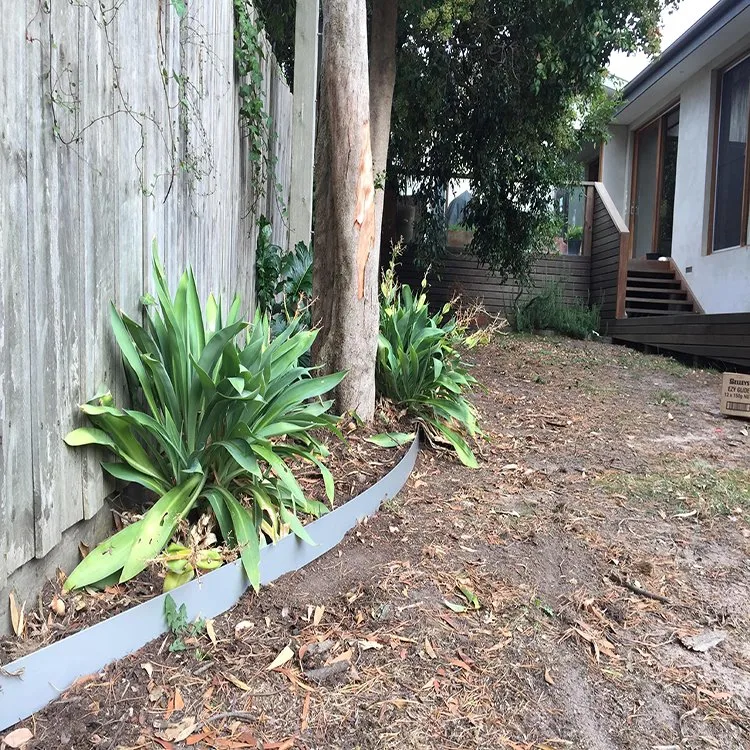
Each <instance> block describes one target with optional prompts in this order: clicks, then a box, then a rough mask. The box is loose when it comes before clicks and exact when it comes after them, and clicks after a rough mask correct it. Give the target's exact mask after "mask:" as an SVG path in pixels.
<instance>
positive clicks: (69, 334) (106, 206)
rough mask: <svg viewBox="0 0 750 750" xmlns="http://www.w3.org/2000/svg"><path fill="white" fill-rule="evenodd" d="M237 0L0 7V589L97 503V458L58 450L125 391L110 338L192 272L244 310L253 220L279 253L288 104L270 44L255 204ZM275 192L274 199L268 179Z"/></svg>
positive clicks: (204, 287)
mask: <svg viewBox="0 0 750 750" xmlns="http://www.w3.org/2000/svg"><path fill="white" fill-rule="evenodd" d="M233 31H234V16H233V2H232V0H193V2H188V3H187V15H186V16H185V17H184V18H182V19H180V18H179V17H178V15H177V12H176V10H175V4H173V3H170V2H145V1H144V0H122V1H121V2H118V3H114V4H113V3H103V4H100V3H98V2H96V1H95V0H81V1H80V2H75V3H71V2H60V1H59V0H58V1H55V2H52V3H41V4H40V3H39V2H38V1H37V0H18V2H12V3H6V4H4V6H3V30H2V34H1V35H0V72H1V73H0V102H2V119H3V122H2V125H0V175H2V181H3V197H2V201H0V320H1V321H2V327H0V588H2V586H3V584H4V582H5V581H6V579H7V576H8V575H10V574H11V573H12V572H13V571H14V570H16V569H17V568H19V567H20V566H21V565H23V563H25V562H26V561H28V560H30V559H31V558H33V557H35V556H36V557H42V556H44V555H45V554H47V552H49V551H50V550H51V549H52V548H53V547H54V545H55V544H56V543H57V542H58V540H59V539H60V536H61V533H62V532H63V531H65V530H66V529H68V528H69V527H70V526H72V525H73V524H75V523H76V522H77V521H79V520H80V519H82V518H90V517H92V516H93V515H94V514H95V513H96V512H97V511H98V510H99V509H100V508H101V506H102V501H103V498H104V497H105V495H106V494H107V493H108V491H109V489H110V488H109V487H108V486H107V485H106V484H105V482H104V481H103V479H102V471H101V468H100V467H99V463H98V460H99V459H98V457H96V456H93V455H91V452H90V451H82V450H72V449H68V448H67V447H66V446H65V445H64V444H63V442H62V437H63V435H64V434H65V433H66V432H68V430H70V429H72V428H73V427H75V426H78V425H79V424H82V420H81V419H80V417H79V415H78V409H77V405H78V404H79V403H81V402H83V401H85V400H86V399H88V398H90V397H91V396H93V395H94V394H95V392H96V391H97V389H98V388H99V386H100V385H101V384H106V385H107V386H108V387H110V388H111V389H112V390H113V392H114V393H115V395H116V398H118V399H120V400H121V398H122V394H123V390H124V383H123V382H122V376H121V375H120V365H119V360H118V359H117V356H116V353H115V347H114V344H113V341H112V337H111V334H110V327H109V321H108V313H107V307H108V305H109V302H110V300H114V302H115V304H116V305H117V306H118V307H121V308H123V309H125V310H126V311H127V312H128V313H129V314H131V315H138V314H139V298H140V296H141V294H142V293H143V292H144V291H145V290H146V289H148V288H149V286H150V253H151V242H152V239H153V238H156V239H157V241H158V244H159V246H160V251H161V255H162V259H163V262H164V264H165V266H166V268H167V272H168V275H169V277H170V281H171V283H172V285H173V286H174V285H175V284H176V281H177V278H178V274H179V273H180V272H181V271H182V270H183V269H184V268H185V266H186V264H187V263H188V262H189V263H191V264H192V265H193V268H194V270H195V275H196V277H197V280H198V284H199V287H200V293H201V296H202V298H205V296H206V295H207V294H208V293H209V291H214V292H217V293H221V294H222V296H223V298H224V300H225V302H226V300H227V298H228V297H229V295H230V294H232V293H233V292H234V291H237V292H239V293H240V294H241V296H242V298H243V301H244V303H245V309H246V311H247V312H248V313H249V312H251V310H252V306H253V304H252V300H253V292H254V289H253V267H254V252H255V236H256V219H257V217H258V215H259V214H260V213H261V212H263V213H265V214H266V215H267V216H268V217H269V218H270V219H271V221H272V223H273V225H274V237H275V240H276V241H277V242H278V243H279V244H281V245H282V246H283V245H285V244H286V233H287V228H286V226H285V223H284V221H283V218H282V216H281V204H282V203H285V202H286V201H288V196H289V185H290V179H289V167H290V150H291V146H290V131H291V108H292V97H291V94H290V92H289V90H288V88H287V86H286V84H285V83H284V81H283V78H282V76H281V73H280V71H279V70H278V66H277V65H276V63H275V61H274V60H273V57H272V55H271V54H270V49H269V48H268V46H267V45H266V47H265V52H266V56H265V60H264V61H263V73H264V86H265V99H266V108H267V110H268V113H269V114H270V115H271V117H272V119H273V123H274V126H275V129H276V131H277V132H278V138H277V139H275V140H274V141H273V143H271V144H269V149H271V150H272V152H273V153H274V154H275V155H276V157H277V162H278V164H277V168H276V173H275V174H267V175H265V176H264V177H263V179H264V180H266V182H267V189H266V190H265V191H264V192H265V194H264V195H261V194H260V193H258V194H257V195H256V194H254V192H253V188H252V186H251V183H250V180H249V179H248V157H247V143H246V141H245V139H244V138H243V137H242V134H241V132H240V127H239V123H238V107H239V100H238V95H237V91H238V83H237V81H236V80H235V73H234V61H233V46H234V45H233ZM277 182H278V183H280V184H281V196H280V198H281V203H280V202H279V200H278V199H277V191H276V188H275V184H276V183H277Z"/></svg>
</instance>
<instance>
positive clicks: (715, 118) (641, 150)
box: [586, 0, 750, 367]
mask: <svg viewBox="0 0 750 750" xmlns="http://www.w3.org/2000/svg"><path fill="white" fill-rule="evenodd" d="M623 102H624V103H623V105H622V106H621V107H620V108H619V110H618V111H617V112H616V114H615V116H614V119H613V122H612V124H611V126H610V132H611V137H610V139H609V140H608V141H607V142H606V143H604V144H603V145H602V146H601V148H600V150H599V153H598V154H595V155H593V156H592V158H591V159H590V160H589V161H588V163H586V170H587V176H588V177H589V179H591V177H593V175H592V172H593V171H595V170H598V177H597V179H596V181H595V182H594V183H593V185H591V184H590V187H589V188H588V190H589V192H590V193H595V194H596V195H595V196H594V201H593V203H594V204H595V205H594V206H592V208H593V215H592V221H593V222H594V226H593V240H592V242H591V267H592V299H593V300H594V301H598V302H600V303H602V304H603V305H604V308H603V309H606V310H607V313H608V314H606V315H603V321H604V326H603V327H604V330H605V331H606V332H607V333H608V334H610V335H611V336H612V337H613V338H614V339H616V340H621V341H624V342H629V343H638V344H643V345H646V346H652V347H656V348H661V349H667V350H670V351H681V352H684V353H690V354H694V355H699V356H703V357H707V358H710V359H715V360H717V361H724V362H729V363H732V364H734V365H739V366H744V367H747V366H750V314H748V313H749V312H750V227H749V222H748V214H749V213H750V211H749V208H750V149H748V131H749V129H750V127H749V126H750V0H720V2H718V3H717V4H716V5H715V6H714V7H713V8H712V9H711V10H709V11H708V12H707V13H706V14H705V15H704V16H702V17H701V18H700V19H699V20H698V21H697V22H696V23H695V24H694V25H693V26H692V27H691V28H690V29H688V30H687V31H686V32H685V33H684V34H683V35H682V36H681V37H680V38H679V39H678V40H677V41H676V42H674V44H672V45H671V46H670V47H668V48H667V49H665V50H664V52H663V53H662V54H661V55H660V56H659V57H658V58H657V59H655V60H654V61H653V62H652V63H651V64H650V65H649V66H648V67H647V68H646V69H645V70H643V71H642V72H641V73H640V74H639V75H638V76H636V78H634V79H633V80H632V81H631V82H630V83H628V84H627V86H626V87H625V88H624V90H623ZM605 204H606V211H605V210H603V208H604V206H605ZM604 213H606V214H607V216H606V220H605V224H607V230H604V231H603V230H602V229H601V228H600V229H599V230H598V231H597V226H596V223H597V221H599V222H601V221H602V220H603V219H604V217H603V214H604ZM615 225H616V226H617V229H615ZM626 230H627V231H626ZM602 231H603V233H602ZM597 235H598V236H597ZM607 242H608V243H609V244H607ZM605 246H606V247H605ZM615 247H617V248H618V253H619V257H618V258H617V260H615V258H614V255H615V252H614V248H615ZM605 250H606V252H605ZM602 263H603V265H602ZM598 266H600V267H602V268H606V269H607V270H608V275H607V274H605V275H606V279H605V283H604V285H603V286H602V287H601V288H600V289H595V282H594V278H595V275H596V274H597V270H596V269H597V267H598ZM615 270H616V288H615V284H614V283H613V282H614V280H615ZM598 278H604V277H601V276H600V277H598ZM603 293H606V295H607V296H608V298H606V297H605V298H603V299H602V298H599V299H598V298H597V294H603ZM613 297H614V298H615V299H614V300H613ZM613 301H614V303H615V304H614V315H612V307H611V305H612V302H613Z"/></svg>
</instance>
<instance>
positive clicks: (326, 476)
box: [65, 249, 344, 589]
mask: <svg viewBox="0 0 750 750" xmlns="http://www.w3.org/2000/svg"><path fill="white" fill-rule="evenodd" d="M153 275H154V282H155V287H156V294H157V298H158V304H157V301H156V300H154V299H146V300H145V302H146V311H145V325H140V324H139V323H137V322H136V321H134V320H131V319H130V318H128V317H127V316H126V315H124V314H122V313H120V312H118V311H117V310H116V309H115V307H114V306H111V310H110V317H111V323H112V329H113V331H114V335H115V338H116V340H117V343H118V345H119V347H120V350H121V352H122V357H123V363H124V367H125V372H126V376H127V381H128V383H129V387H130V394H131V401H132V402H133V403H135V404H139V405H141V408H140V410H137V409H124V408H117V407H116V406H115V405H114V403H113V398H112V395H111V394H109V393H106V394H104V395H101V396H99V397H96V398H95V399H93V400H92V401H90V402H89V403H87V404H84V405H83V406H82V407H81V409H82V411H83V412H84V414H86V416H87V417H88V419H89V421H90V422H91V424H92V427H82V428H79V429H77V430H73V432H71V433H70V434H68V435H67V437H66V438H65V441H66V442H67V443H68V445H71V446H81V445H92V444H95V445H100V446H104V447H105V448H107V449H108V450H110V451H111V452H112V453H114V454H115V455H116V456H117V458H119V459H120V460H119V461H116V462H105V463H103V464H102V466H103V468H104V469H105V470H106V471H107V472H109V473H110V474H111V475H112V476H114V477H116V478H117V479H120V480H123V481H126V482H136V483H138V484H140V485H142V486H143V487H146V488H147V489H149V490H151V491H152V492H154V493H155V494H156V496H157V500H156V502H155V503H154V505H153V506H151V507H150V508H149V509H148V510H147V511H146V513H145V514H144V515H143V517H142V518H141V519H140V520H139V521H137V522H135V523H133V524H131V525H129V526H126V527H125V528H123V529H122V530H121V531H119V532H117V533H116V534H115V535H114V536H112V537H110V538H109V539H107V540H106V541H105V542H103V543H102V544H100V545H99V546H98V547H97V548H96V549H95V550H93V551H92V552H91V553H89V555H87V557H86V558H84V560H83V561H82V562H81V563H80V564H79V565H78V567H77V568H76V569H75V570H74V571H73V573H72V574H71V575H70V577H69V578H68V579H67V582H66V588H68V589H71V588H79V587H82V586H87V585H92V584H96V583H101V582H103V581H106V582H108V581H127V580H129V579H130V578H133V576H135V575H137V574H138V573H140V572H141V571H142V570H143V569H144V568H145V567H146V566H147V565H148V563H149V562H150V561H151V560H153V559H154V558H156V557H157V556H158V555H159V553H160V552H161V551H162V549H163V548H164V547H165V546H166V545H167V544H168V543H169V542H170V539H171V537H172V535H173V534H174V531H175V529H176V528H177V526H178V524H179V523H180V522H181V521H182V520H183V519H185V518H186V516H187V515H188V513H189V512H190V511H191V510H192V509H193V508H194V507H196V505H198V504H200V505H205V506H207V507H210V509H211V510H212V511H213V514H214V515H215V517H216V521H217V523H218V527H219V530H220V532H221V535H222V537H223V540H224V543H225V544H226V545H227V546H234V547H238V548H239V550H240V554H241V558H242V563H243V566H244V569H245V571H246V573H247V575H248V578H249V580H250V582H251V583H252V584H253V586H254V587H255V588H257V587H258V585H259V571H258V563H259V555H260V548H261V546H262V545H263V544H264V543H265V542H266V540H267V539H268V540H275V539H277V538H278V537H279V536H280V535H282V534H283V533H284V532H285V531H286V530H287V529H288V530H291V531H292V532H293V533H294V534H296V535H297V536H298V537H300V538H301V539H304V540H305V541H307V542H311V541H312V540H311V539H310V537H309V535H308V534H307V532H306V531H305V529H304V527H303V525H302V523H301V521H300V519H299V517H298V515H297V514H298V513H303V514H310V515H313V516H319V515H320V514H322V513H324V512H325V511H326V507H325V505H324V504H322V503H320V502H317V501H314V500H311V499H308V498H306V497H305V495H304V493H303V492H302V489H301V488H300V485H299V483H298V482H297V480H296V479H295V476H294V474H293V472H292V470H291V469H290V467H289V465H288V463H287V462H288V461H289V460H294V461H299V460H304V461H306V462H310V463H312V464H313V465H315V466H316V467H317V468H318V469H319V471H320V472H321V474H322V476H323V480H324V483H325V487H326V492H327V494H328V497H329V499H332V498H333V479H332V477H331V474H330V471H329V470H328V469H327V468H326V466H325V464H324V463H323V459H324V458H325V456H326V455H327V451H326V449H325V447H324V446H323V445H322V444H321V443H320V442H319V441H318V440H317V439H315V438H314V437H313V435H312V434H311V431H312V430H316V429H318V428H324V429H328V430H333V431H336V426H335V425H336V419H335V417H333V416H332V415H330V414H329V413H328V411H329V409H330V407H331V405H332V402H331V401H323V400H321V396H322V395H323V394H325V393H327V392H328V391H329V390H330V389H332V388H334V387H335V386H336V385H338V384H339V383H340V382H341V380H342V378H343V377H344V374H343V373H336V374H332V375H327V376H325V377H315V376H314V375H313V374H312V371H311V370H310V369H309V368H306V367H302V366H300V365H299V360H300V357H302V356H303V355H305V354H306V353H307V352H308V351H309V349H310V347H311V346H312V343H313V340H314V339H315V336H316V333H317V332H316V331H307V330H300V329H299V327H298V324H297V321H296V320H292V321H291V322H290V323H289V324H288V325H287V326H286V327H285V329H284V330H283V331H282V332H281V333H280V334H279V335H278V336H276V337H275V338H274V339H273V340H271V335H270V325H269V321H268V318H267V317H265V316H263V315H259V316H258V319H257V321H256V322H255V323H254V324H249V323H247V322H245V321H243V320H240V319H239V311H240V300H239V298H237V297H235V299H234V301H233V302H232V304H231V306H230V308H229V311H228V313H227V314H226V315H224V314H223V312H222V306H221V301H220V300H218V301H217V300H216V299H215V298H214V297H213V295H212V296H210V297H209V298H208V301H207V302H206V305H205V309H204V310H201V306H200V304H199V301H198V293H197V289H196V284H195V279H194V277H193V273H192V271H191V270H190V269H188V270H187V271H186V272H185V273H184V274H183V276H182V278H181V279H180V282H179V285H178V287H177V291H176V293H175V295H174V297H172V296H171V295H170V292H169V289H168V286H167V282H166V279H165V274H164V270H163V268H162V266H161V263H160V262H159V258H158V254H157V252H156V249H154V257H153Z"/></svg>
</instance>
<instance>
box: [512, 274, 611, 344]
mask: <svg viewBox="0 0 750 750" xmlns="http://www.w3.org/2000/svg"><path fill="white" fill-rule="evenodd" d="M513 317H514V320H513V324H514V326H515V328H516V330H517V331H519V332H532V331H540V330H551V331H557V332H558V333H562V334H563V335H565V336H571V337H572V338H576V339H587V338H590V337H591V336H592V334H593V332H594V331H596V330H597V329H598V328H599V322H600V318H599V308H598V307H597V306H596V305H593V306H592V307H589V306H588V305H585V304H583V303H581V302H578V303H576V304H573V305H570V304H566V303H565V301H564V300H563V292H562V286H561V285H560V284H559V283H558V282H556V281H555V282H552V283H551V284H548V285H547V286H546V287H545V289H544V290H543V291H542V293H541V294H540V295H539V296H537V297H534V298H533V299H531V300H529V301H528V302H526V303H524V304H523V305H519V306H518V307H517V308H516V311H515V315H514V316H513Z"/></svg>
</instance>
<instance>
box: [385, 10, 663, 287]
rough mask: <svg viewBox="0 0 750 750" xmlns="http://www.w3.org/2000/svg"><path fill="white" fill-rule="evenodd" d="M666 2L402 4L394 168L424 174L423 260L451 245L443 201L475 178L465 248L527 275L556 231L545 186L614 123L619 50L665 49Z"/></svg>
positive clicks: (393, 174)
mask: <svg viewBox="0 0 750 750" xmlns="http://www.w3.org/2000/svg"><path fill="white" fill-rule="evenodd" d="M664 7H665V3H664V2H662V0H440V1H439V2H434V1H433V2H425V1H424V0H404V1H403V2H402V3H401V5H400V17H399V18H400V26H399V39H398V44H397V54H398V64H397V78H396V90H395V98H394V106H393V119H392V143H391V168H390V169H389V178H390V179H395V180H396V181H397V182H398V183H400V184H401V185H402V186H403V185H404V183H405V182H406V181H407V180H416V183H417V185H418V189H417V196H418V198H419V201H420V203H421V205H422V207H423V209H424V210H423V211H422V212H421V215H422V221H421V224H420V226H419V227H418V232H417V235H418V237H419V238H420V239H419V240H418V243H417V244H418V257H420V258H421V260H422V261H423V262H425V263H426V262H429V261H431V260H433V259H434V257H435V255H436V253H437V252H438V251H439V250H440V249H442V247H443V246H444V244H445V234H444V230H445V226H444V220H443V211H442V208H443V206H442V204H441V197H440V196H442V194H443V190H444V187H445V185H446V184H447V183H448V181H449V180H450V179H452V178H456V177H465V178H468V179H469V181H470V183H471V189H472V200H471V201H470V203H469V205H468V207H467V223H469V224H470V225H471V226H472V227H473V228H474V230H475V231H474V240H473V242H472V245H471V248H470V249H471V250H472V251H473V252H474V253H475V254H476V255H477V256H478V258H479V259H480V260H481V261H484V262H487V263H489V265H490V266H491V267H492V268H494V269H495V270H497V271H498V272H500V273H501V274H502V275H514V276H523V275H524V273H525V271H526V269H527V267H528V261H529V258H530V256H531V251H533V250H534V249H536V248H537V247H538V246H540V244H544V243H545V242H548V241H549V239H550V238H551V230H552V226H551V216H550V207H549V203H550V201H549V195H550V188H551V187H553V186H555V185H562V184H566V183H568V182H570V181H573V180H575V179H577V178H579V177H580V175H579V174H578V173H577V171H576V165H575V156H576V155H577V154H578V153H579V151H580V149H581V146H582V145H583V144H584V143H586V142H591V141H594V142H596V141H598V140H600V139H601V138H602V136H603V135H604V134H605V132H606V125H607V122H608V121H609V118H610V116H611V114H612V110H613V107H614V105H615V100H614V99H613V98H612V97H611V96H608V95H607V93H606V89H605V86H604V81H605V75H606V73H605V69H606V65H607V62H608V60H609V57H610V55H611V54H612V52H613V51H615V50H628V51H635V50H645V51H647V52H650V53H655V52H657V51H658V47H659V34H658V21H659V16H660V13H661V11H662V9H663V8H664Z"/></svg>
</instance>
